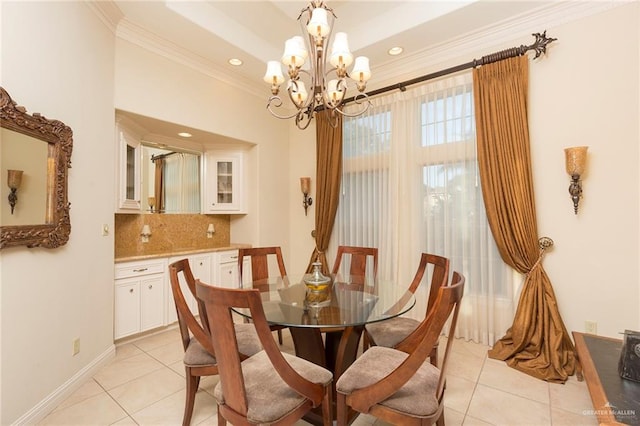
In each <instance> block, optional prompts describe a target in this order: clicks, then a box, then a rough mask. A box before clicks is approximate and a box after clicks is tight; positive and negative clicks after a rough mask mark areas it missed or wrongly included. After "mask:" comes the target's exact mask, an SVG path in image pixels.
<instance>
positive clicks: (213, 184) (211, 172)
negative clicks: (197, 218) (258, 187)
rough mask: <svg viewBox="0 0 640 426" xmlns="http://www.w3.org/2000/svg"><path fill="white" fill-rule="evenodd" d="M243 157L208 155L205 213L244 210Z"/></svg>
mask: <svg viewBox="0 0 640 426" xmlns="http://www.w3.org/2000/svg"><path fill="white" fill-rule="evenodd" d="M243 195H244V194H243V189H242V157H241V156H240V155H229V156H218V154H216V153H207V155H206V181H205V206H204V209H203V210H204V212H205V213H218V212H236V213H239V212H241V211H242V209H243V202H242V201H243V198H242V197H243Z"/></svg>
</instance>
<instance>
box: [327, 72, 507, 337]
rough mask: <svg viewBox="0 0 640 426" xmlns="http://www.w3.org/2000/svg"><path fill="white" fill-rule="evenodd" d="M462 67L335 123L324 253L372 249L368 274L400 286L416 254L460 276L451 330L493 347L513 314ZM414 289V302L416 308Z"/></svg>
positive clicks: (421, 299) (419, 311) (419, 312)
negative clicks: (339, 128) (335, 196)
mask: <svg viewBox="0 0 640 426" xmlns="http://www.w3.org/2000/svg"><path fill="white" fill-rule="evenodd" d="M472 89H473V84H472V81H471V73H466V74H462V75H457V76H453V77H448V78H444V79H442V80H438V81H434V82H430V83H427V84H424V85H421V86H420V87H417V88H415V89H408V90H407V91H406V92H403V93H392V94H390V95H387V96H382V97H378V98H376V99H373V100H372V102H373V107H372V108H370V109H369V110H368V111H367V112H366V113H365V114H364V115H362V116H359V117H355V118H349V117H345V119H344V123H343V176H342V187H341V198H340V203H339V206H338V213H337V216H336V223H335V226H334V230H333V235H332V241H331V246H330V250H332V249H335V247H336V246H337V245H356V246H369V247H378V251H379V264H378V275H379V277H380V278H381V279H383V280H389V281H391V282H395V283H397V284H398V285H404V286H408V285H409V283H410V282H411V279H412V278H413V275H414V274H415V270H416V268H417V265H418V261H419V258H420V254H421V253H422V252H430V253H435V254H440V255H444V256H446V257H448V258H449V259H450V260H451V269H452V270H456V271H460V272H462V273H463V274H464V275H465V277H466V285H465V297H464V299H463V308H462V313H461V318H460V319H459V324H458V332H459V334H460V335H463V336H464V337H466V338H467V339H473V340H475V341H477V342H482V343H485V344H493V343H494V342H495V340H497V339H498V338H499V337H501V336H502V335H503V334H504V332H505V331H506V329H507V328H508V327H509V326H510V325H511V320H512V319H513V310H514V305H515V304H514V301H513V272H512V270H511V269H510V268H509V267H508V266H507V265H505V264H504V262H502V259H501V258H500V255H499V253H498V250H497V247H496V245H495V242H494V241H493V237H492V236H491V232H490V229H489V226H488V223H487V219H486V214H485V210H484V203H483V199H482V191H481V188H480V178H479V170H478V165H477V161H476V146H475V122H474V115H473V93H472ZM425 287H426V286H421V289H420V292H419V293H418V294H417V295H416V296H417V307H416V308H414V309H413V310H412V311H411V312H410V315H411V316H414V317H416V318H421V317H422V316H423V315H424V310H425V307H426V294H427V289H426V288H425Z"/></svg>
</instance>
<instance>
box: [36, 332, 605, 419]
mask: <svg viewBox="0 0 640 426" xmlns="http://www.w3.org/2000/svg"><path fill="white" fill-rule="evenodd" d="M284 337H285V341H284V345H283V349H284V350H285V351H288V352H292V351H293V345H292V343H291V338H290V335H289V333H288V332H286V330H285V331H284ZM441 347H444V346H443V345H441ZM487 349H488V347H487V346H483V345H479V344H475V343H470V342H465V341H463V340H456V341H455V342H454V343H453V349H452V353H451V358H450V365H449V373H448V379H447V389H446V392H445V421H446V424H447V425H448V426H458V425H464V426H482V425H508V426H518V425H532V426H542V425H553V426H559V425H567V426H576V425H585V426H588V425H597V424H598V422H597V420H596V418H595V416H593V415H590V414H589V413H590V411H591V410H593V407H592V405H591V399H590V397H589V392H588V390H587V386H586V384H585V383H584V382H578V381H577V379H576V377H575V376H572V377H570V379H569V380H568V381H567V383H565V384H564V385H561V384H551V383H547V382H544V381H541V380H538V379H534V378H532V377H530V376H528V375H526V374H523V373H520V372H518V371H516V370H514V369H512V368H510V367H508V366H507V365H506V364H505V363H504V362H501V361H496V360H493V359H490V358H488V357H487ZM182 354H183V351H182V346H181V341H180V335H179V332H178V330H177V329H172V330H167V331H164V332H162V333H159V334H155V335H152V336H148V337H145V338H142V339H140V340H136V341H132V342H129V343H125V344H121V345H119V346H118V347H117V350H116V357H115V359H113V360H112V361H111V362H110V364H109V365H107V366H105V367H104V368H103V369H102V370H101V371H100V372H99V373H98V374H96V375H95V376H94V377H93V379H92V380H91V381H89V382H88V383H86V384H84V385H83V386H82V387H81V388H80V389H78V390H77V391H76V392H75V393H74V394H73V395H71V396H70V397H69V398H68V399H67V400H65V401H64V402H63V403H62V404H60V406H59V407H57V408H56V409H55V410H54V411H53V412H52V413H50V414H49V415H48V416H47V417H46V418H45V419H44V420H43V421H42V422H41V423H40V424H41V425H83V426H84V425H136V424H137V425H180V424H181V422H182V413H183V409H184V398H185V379H184V368H183V365H182ZM217 381H218V380H217V377H206V378H203V379H202V381H201V384H200V390H199V391H198V393H197V395H196V402H195V408H194V413H193V419H192V422H191V424H192V425H216V424H217V418H216V408H215V407H216V404H215V400H214V399H213V396H212V394H213V388H214V386H215V385H216V383H217ZM306 424H307V423H306V422H303V421H301V422H299V423H298V425H297V426H302V425H306ZM353 424H354V425H356V426H366V425H376V426H384V425H386V423H384V422H381V421H378V420H376V419H375V418H373V417H371V416H367V415H361V416H360V417H358V418H357V419H356V421H355V422H354V423H353Z"/></svg>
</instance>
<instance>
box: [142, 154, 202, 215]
mask: <svg viewBox="0 0 640 426" xmlns="http://www.w3.org/2000/svg"><path fill="white" fill-rule="evenodd" d="M201 177H202V155H201V154H200V153H199V152H191V151H188V150H184V149H180V148H174V147H165V146H164V145H162V146H161V145H160V144H157V145H152V144H150V143H148V142H146V143H145V142H143V143H142V206H143V208H144V209H145V210H146V211H147V212H149V213H200V200H201V194H202V192H201V188H202V184H201Z"/></svg>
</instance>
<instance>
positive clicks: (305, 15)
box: [264, 0, 371, 129]
mask: <svg viewBox="0 0 640 426" xmlns="http://www.w3.org/2000/svg"><path fill="white" fill-rule="evenodd" d="M335 19H336V16H335V14H334V13H333V10H332V9H331V8H329V7H328V6H327V5H325V3H324V1H322V0H314V1H312V2H310V3H309V4H308V5H307V7H305V8H304V9H302V11H301V12H300V16H298V22H299V23H300V27H301V30H302V33H303V34H305V35H306V37H302V36H294V37H292V38H290V39H288V40H287V41H286V42H285V45H284V54H283V55H282V59H281V62H282V64H284V66H285V67H286V68H287V75H288V78H289V80H288V81H287V85H286V92H287V96H286V98H288V99H289V101H290V102H291V106H292V107H293V108H294V109H295V112H293V113H292V114H290V115H286V114H285V115H281V114H278V113H277V112H276V109H277V108H280V107H283V104H284V103H283V99H282V98H281V97H280V95H279V92H280V85H281V84H282V83H284V81H285V77H284V75H283V73H282V66H281V64H280V62H278V61H269V62H267V72H266V73H265V75H264V81H265V82H266V83H268V84H270V85H271V94H272V96H271V97H269V100H268V102H267V109H268V110H269V112H270V113H271V114H272V115H273V116H274V117H277V118H281V119H289V118H294V117H295V122H296V125H297V126H298V128H300V129H306V128H307V127H308V126H309V123H310V122H311V120H312V119H313V114H314V113H315V111H317V110H320V109H326V110H329V111H330V112H331V115H330V116H331V124H332V125H333V126H334V127H335V126H337V123H338V114H340V115H344V116H348V117H355V116H358V115H360V114H362V113H364V112H365V111H366V110H367V109H369V106H370V105H371V102H370V101H369V98H368V97H367V94H366V93H364V91H365V89H366V87H367V80H369V79H370V78H371V70H370V69H369V59H368V58H367V57H364V56H359V57H357V58H355V60H354V57H353V55H352V53H351V51H350V50H349V43H348V40H347V34H346V33H343V32H338V33H336V34H335V36H334V38H333V43H332V44H331V51H330V52H329V54H328V55H327V48H328V46H329V40H330V39H331V33H332V30H333V23H334V21H335ZM309 52H310V53H311V54H309ZM307 60H308V67H305V64H306V63H307ZM351 64H353V68H352V69H351V72H347V67H349V66H351ZM349 79H351V80H353V81H355V84H356V88H357V90H358V93H357V94H356V96H354V98H353V101H354V102H355V103H356V104H358V105H360V109H359V110H358V111H357V112H355V113H350V114H348V113H345V112H344V111H343V110H342V107H343V105H344V101H345V100H346V99H347V97H346V94H347V90H348V84H349ZM307 90H309V92H307ZM283 109H287V107H283Z"/></svg>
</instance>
